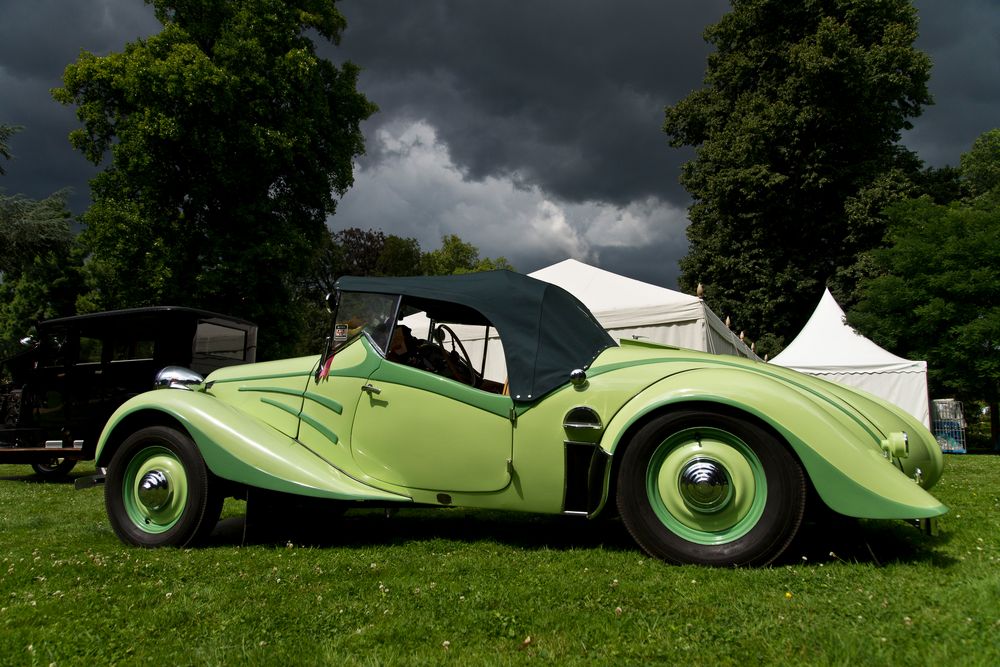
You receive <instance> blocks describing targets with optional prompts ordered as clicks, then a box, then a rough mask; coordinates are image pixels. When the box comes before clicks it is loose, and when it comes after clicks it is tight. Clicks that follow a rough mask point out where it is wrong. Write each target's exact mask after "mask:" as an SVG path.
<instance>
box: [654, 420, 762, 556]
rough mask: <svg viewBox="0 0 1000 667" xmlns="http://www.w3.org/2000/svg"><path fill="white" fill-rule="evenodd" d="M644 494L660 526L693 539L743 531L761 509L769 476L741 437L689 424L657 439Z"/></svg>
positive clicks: (731, 536) (729, 537)
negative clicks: (661, 440)
mask: <svg viewBox="0 0 1000 667" xmlns="http://www.w3.org/2000/svg"><path fill="white" fill-rule="evenodd" d="M646 495H647V498H648V499H649V503H650V506H651V507H652V509H653V512H654V513H655V514H656V516H657V518H658V519H659V520H660V521H661V522H662V523H663V525H664V526H665V527H666V528H667V529H668V530H670V531H671V532H672V533H674V534H675V535H678V536H679V537H681V538H683V539H685V540H688V541H689V542H694V543H696V544H705V545H713V544H725V543H727V542H732V541H734V540H737V539H739V538H741V537H743V536H744V535H746V534H747V533H748V532H750V530H751V529H752V528H753V527H754V526H755V525H757V522H758V521H759V520H760V517H761V516H762V515H763V514H764V504H765V502H766V500H767V479H766V477H765V475H764V467H763V465H762V464H761V462H760V459H759V458H757V455H756V454H755V453H754V451H753V450H752V449H750V447H749V446H747V444H746V443H745V442H743V440H741V439H740V438H739V437H737V436H735V435H733V434H732V433H730V432H728V431H724V430H721V429H717V428H689V429H684V430H682V431H678V432H677V433H673V434H671V435H670V436H669V437H668V438H667V439H666V440H664V441H663V442H662V443H660V444H659V445H658V446H657V448H656V450H655V451H654V452H653V456H652V457H651V458H650V460H649V466H648V467H647V469H646Z"/></svg>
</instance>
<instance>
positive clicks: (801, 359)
mask: <svg viewBox="0 0 1000 667" xmlns="http://www.w3.org/2000/svg"><path fill="white" fill-rule="evenodd" d="M771 363H773V364H777V365H778V366H784V367H785V368H791V369H793V370H796V371H799V372H802V373H807V374H809V375H815V376H817V377H820V378H823V379H824V380H833V381H834V382H840V383H842V384H846V385H850V386H852V387H857V388H859V389H863V390H865V391H867V392H868V393H870V394H875V395H876V396H880V397H881V398H884V399H886V400H887V401H889V402H890V403H894V404H895V405H898V406H899V407H901V408H903V409H904V410H906V411H907V412H909V413H910V414H912V415H913V416H914V417H916V418H917V419H919V420H921V421H922V422H923V423H924V425H925V426H927V427H928V428H930V425H931V422H930V410H929V407H928V401H927V362H926V361H910V360H909V359H904V358H902V357H897V356H896V355H894V354H892V353H891V352H888V351H886V350H884V349H882V348H881V347H879V346H878V345H876V344H875V343H873V342H872V341H870V340H868V339H867V338H865V337H864V336H862V335H861V334H859V333H858V332H857V331H855V330H854V329H852V328H851V327H850V326H848V324H847V323H846V322H845V316H844V311H843V309H842V308H841V307H840V305H839V304H838V303H837V301H836V299H834V298H833V295H832V294H830V290H826V292H825V293H824V294H823V298H822V299H820V302H819V305H818V306H816V310H815V311H813V314H812V317H810V318H809V321H808V322H806V325H805V326H804V327H803V328H802V331H801V332H800V333H799V335H798V336H796V338H795V340H793V341H792V342H791V343H790V344H789V345H788V347H786V348H785V349H784V351H782V352H781V354H779V355H778V356H776V357H775V358H774V359H772V360H771Z"/></svg>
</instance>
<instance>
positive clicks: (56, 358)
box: [41, 329, 66, 368]
mask: <svg viewBox="0 0 1000 667" xmlns="http://www.w3.org/2000/svg"><path fill="white" fill-rule="evenodd" d="M41 346H42V366H43V367H45V368H61V367H63V366H65V365H66V330H65V329H56V330H54V331H50V332H47V333H45V334H44V335H43V337H42V343H41Z"/></svg>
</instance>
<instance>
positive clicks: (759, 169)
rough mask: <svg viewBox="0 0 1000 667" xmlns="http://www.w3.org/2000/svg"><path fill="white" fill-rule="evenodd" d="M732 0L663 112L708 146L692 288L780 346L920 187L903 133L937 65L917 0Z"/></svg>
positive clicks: (688, 266) (671, 128)
mask: <svg viewBox="0 0 1000 667" xmlns="http://www.w3.org/2000/svg"><path fill="white" fill-rule="evenodd" d="M732 4H733V8H732V11H731V12H730V13H728V14H726V15H725V16H724V17H723V18H722V20H721V21H720V22H719V23H717V24H715V25H713V26H710V27H709V28H708V29H707V30H706V33H705V38H706V40H707V41H708V42H709V43H710V44H712V45H713V46H714V47H715V52H714V53H712V54H711V55H710V56H709V60H708V69H707V73H706V78H705V87H703V88H702V89H700V90H697V91H695V92H693V93H691V94H690V95H689V96H688V97H686V98H685V99H683V100H681V101H680V102H678V103H677V104H676V105H674V106H672V107H668V108H667V110H666V122H665V124H664V130H665V131H666V132H667V133H668V134H669V135H670V137H671V143H672V145H674V146H694V147H696V157H695V159H693V160H692V161H689V162H688V163H687V164H685V165H684V169H683V172H682V177H681V180H682V183H683V184H684V186H685V187H686V188H687V190H688V191H689V192H690V193H691V196H692V198H693V200H694V202H693V204H692V206H691V209H690V219H691V224H690V226H689V228H688V238H689V241H690V249H689V252H688V255H687V256H686V257H685V258H684V259H683V260H682V261H681V269H682V276H681V284H682V287H684V288H686V289H688V290H693V289H694V287H695V285H697V284H698V283H699V282H700V283H703V284H704V285H705V288H706V298H707V299H708V301H709V303H710V304H711V305H712V307H713V309H715V310H716V311H717V312H719V313H720V314H724V315H729V316H731V317H732V319H733V320H734V326H736V327H738V328H740V329H746V330H747V331H750V332H752V333H753V335H754V336H760V335H761V334H763V333H765V332H770V333H772V334H773V337H772V338H771V343H772V345H773V346H775V347H777V346H780V345H781V343H782V341H783V339H784V338H785V337H787V336H789V335H793V334H794V333H796V332H797V331H798V330H799V329H800V327H801V325H802V324H803V323H804V322H805V320H806V318H807V317H808V314H809V313H810V312H811V310H812V308H813V307H814V306H815V304H816V301H817V300H818V299H819V296H820V294H821V292H822V289H823V287H824V285H825V284H826V283H827V281H828V280H830V279H831V278H833V277H838V279H839V280H840V281H841V282H842V283H843V286H844V288H845V289H847V290H851V289H852V288H853V284H852V283H853V282H854V281H855V280H857V278H858V276H859V274H860V273H862V272H863V270H862V269H860V268H858V267H857V266H856V263H857V261H858V258H859V255H860V254H861V253H863V252H865V251H867V250H870V249H871V248H873V247H876V246H877V245H878V244H879V243H880V242H881V241H882V238H883V235H884V231H885V227H884V220H883V219H882V218H881V216H880V214H879V212H880V211H881V210H882V208H883V207H884V206H885V205H886V204H887V203H889V202H891V201H894V200H897V199H899V198H900V197H902V196H906V195H908V194H910V193H911V192H912V188H913V184H912V182H911V179H913V178H914V177H915V176H916V175H917V174H918V173H919V167H920V164H919V161H918V160H917V159H916V158H915V157H914V156H913V155H912V154H910V153H909V152H907V151H905V150H904V149H902V148H900V147H899V146H898V143H897V142H898V141H899V139H900V131H901V130H903V129H906V128H909V127H910V124H909V121H908V119H909V118H912V117H915V116H917V115H919V114H920V112H921V108H922V106H923V105H925V104H928V103H930V101H931V100H930V96H929V93H928V91H927V87H926V82H927V79H928V76H929V70H930V61H929V59H928V58H927V56H926V55H924V54H923V53H921V52H919V51H917V50H915V49H914V48H913V42H914V39H915V38H916V35H917V17H916V13H915V10H914V9H913V7H912V6H911V4H910V2H908V0H808V1H806V2H802V0H734V2H733V3H732ZM765 347H766V346H765ZM766 351H769V352H772V353H773V352H774V351H775V350H774V349H771V350H764V349H762V350H761V353H763V352H766Z"/></svg>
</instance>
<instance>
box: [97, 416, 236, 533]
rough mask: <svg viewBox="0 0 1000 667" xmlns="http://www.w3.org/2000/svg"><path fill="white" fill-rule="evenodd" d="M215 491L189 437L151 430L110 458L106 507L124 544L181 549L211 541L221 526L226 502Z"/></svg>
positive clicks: (138, 433) (141, 432) (130, 440)
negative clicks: (210, 538)
mask: <svg viewBox="0 0 1000 667" xmlns="http://www.w3.org/2000/svg"><path fill="white" fill-rule="evenodd" d="M217 487H218V481H217V480H216V479H214V478H213V477H212V475H211V473H210V472H209V471H208V468H207V466H206V465H205V461H204V459H202V457H201V453H200V452H199V451H198V448H197V446H195V444H194V442H193V441H192V440H191V438H190V437H188V435H187V434H186V433H182V432H180V431H177V430H176V429H173V428H169V427H166V426H150V427H147V428H144V429H140V430H139V431H136V432H135V433H133V434H132V435H131V436H129V437H128V438H127V439H126V440H125V442H123V443H122V445H121V447H119V448H118V451H116V452H115V455H114V456H113V457H112V459H111V465H110V466H109V467H108V475H107V479H106V482H105V489H104V504H105V507H106V508H107V512H108V518H109V519H110V521H111V526H112V528H114V531H115V533H116V534H117V535H118V537H119V538H120V539H121V540H122V541H123V542H127V543H130V544H135V545H138V546H142V547H160V546H178V547H182V546H187V545H188V544H192V543H195V542H198V541H200V540H202V539H203V538H205V537H207V536H208V535H209V534H210V533H211V532H212V529H213V528H214V527H215V524H216V523H217V522H218V520H219V515H220V514H221V512H222V501H223V497H222V494H221V493H220V492H219V490H218V488H217Z"/></svg>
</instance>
